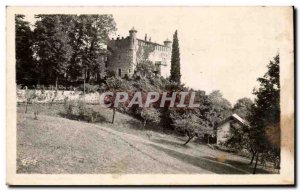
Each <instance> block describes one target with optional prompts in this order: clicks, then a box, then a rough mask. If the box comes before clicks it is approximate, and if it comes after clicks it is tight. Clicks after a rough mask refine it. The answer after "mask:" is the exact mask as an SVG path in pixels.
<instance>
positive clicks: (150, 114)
mask: <svg viewBox="0 0 300 191" xmlns="http://www.w3.org/2000/svg"><path fill="white" fill-rule="evenodd" d="M141 117H142V118H143V120H144V122H143V126H144V127H145V126H146V123H147V122H153V123H157V122H159V120H160V113H159V111H157V110H156V109H154V108H145V109H144V110H143V111H142V112H141Z"/></svg>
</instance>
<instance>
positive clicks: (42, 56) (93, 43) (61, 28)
mask: <svg viewBox="0 0 300 191" xmlns="http://www.w3.org/2000/svg"><path fill="white" fill-rule="evenodd" d="M36 18H38V20H37V21H36V23H35V28H34V30H33V31H32V30H31V28H30V27H29V23H28V22H25V21H24V20H23V19H24V15H17V16H16V33H17V34H16V37H17V38H16V46H17V47H16V55H17V72H18V73H17V82H18V83H19V84H26V85H32V84H33V85H37V84H43V85H48V84H52V85H53V84H55V87H56V88H57V86H58V83H62V84H64V85H67V84H71V83H73V81H74V80H77V79H79V78H80V77H82V76H84V78H85V79H86V82H87V83H88V82H89V81H90V80H92V79H94V80H96V81H99V78H100V75H101V74H103V73H104V72H105V67H104V60H103V57H102V53H103V51H105V50H104V48H103V45H104V43H106V42H107V40H108V35H109V34H110V33H112V32H114V31H115V30H116V24H115V22H114V19H113V17H112V15H36ZM18 47H19V48H18Z"/></svg>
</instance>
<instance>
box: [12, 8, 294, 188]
mask: <svg viewBox="0 0 300 191" xmlns="http://www.w3.org/2000/svg"><path fill="white" fill-rule="evenodd" d="M6 9H7V10H6V11H7V14H6V17H7V18H6V20H7V22H6V26H7V29H6V35H7V36H6V39H7V44H6V46H7V50H6V51H7V53H6V54H7V66H6V67H7V81H6V83H7V92H6V94H7V95H6V97H7V101H6V103H7V105H6V108H7V138H6V140H7V184H8V185H247V184H249V185H293V184H294V166H295V164H294V158H295V157H294V152H295V151H294V28H293V27H294V8H293V7H268V6H267V7H265V6H264V7H263V6H261V7H258V6H257V7H14V6H8V7H7V8H6Z"/></svg>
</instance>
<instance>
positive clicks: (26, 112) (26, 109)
mask: <svg viewBox="0 0 300 191" xmlns="http://www.w3.org/2000/svg"><path fill="white" fill-rule="evenodd" d="M27 106H28V100H27V102H26V107H25V113H27Z"/></svg>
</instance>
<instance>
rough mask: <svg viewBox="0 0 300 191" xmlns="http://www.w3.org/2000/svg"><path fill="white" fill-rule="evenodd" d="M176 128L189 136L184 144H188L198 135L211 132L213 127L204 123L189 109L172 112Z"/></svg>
mask: <svg viewBox="0 0 300 191" xmlns="http://www.w3.org/2000/svg"><path fill="white" fill-rule="evenodd" d="M171 118H172V119H173V122H174V124H173V125H174V126H175V129H176V130H177V131H179V132H181V133H183V134H184V135H186V136H187V137H188V140H187V141H186V142H185V143H184V144H183V145H186V144H188V143H189V142H190V141H191V140H192V139H193V138H194V137H195V136H196V135H198V136H199V135H201V134H202V135H203V134H205V133H210V131H211V129H210V128H208V127H207V126H206V125H205V124H203V123H202V122H201V120H200V118H198V117H197V116H196V115H195V114H194V113H192V112H191V111H187V112H184V113H183V114H182V113H179V112H172V113H171Z"/></svg>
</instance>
